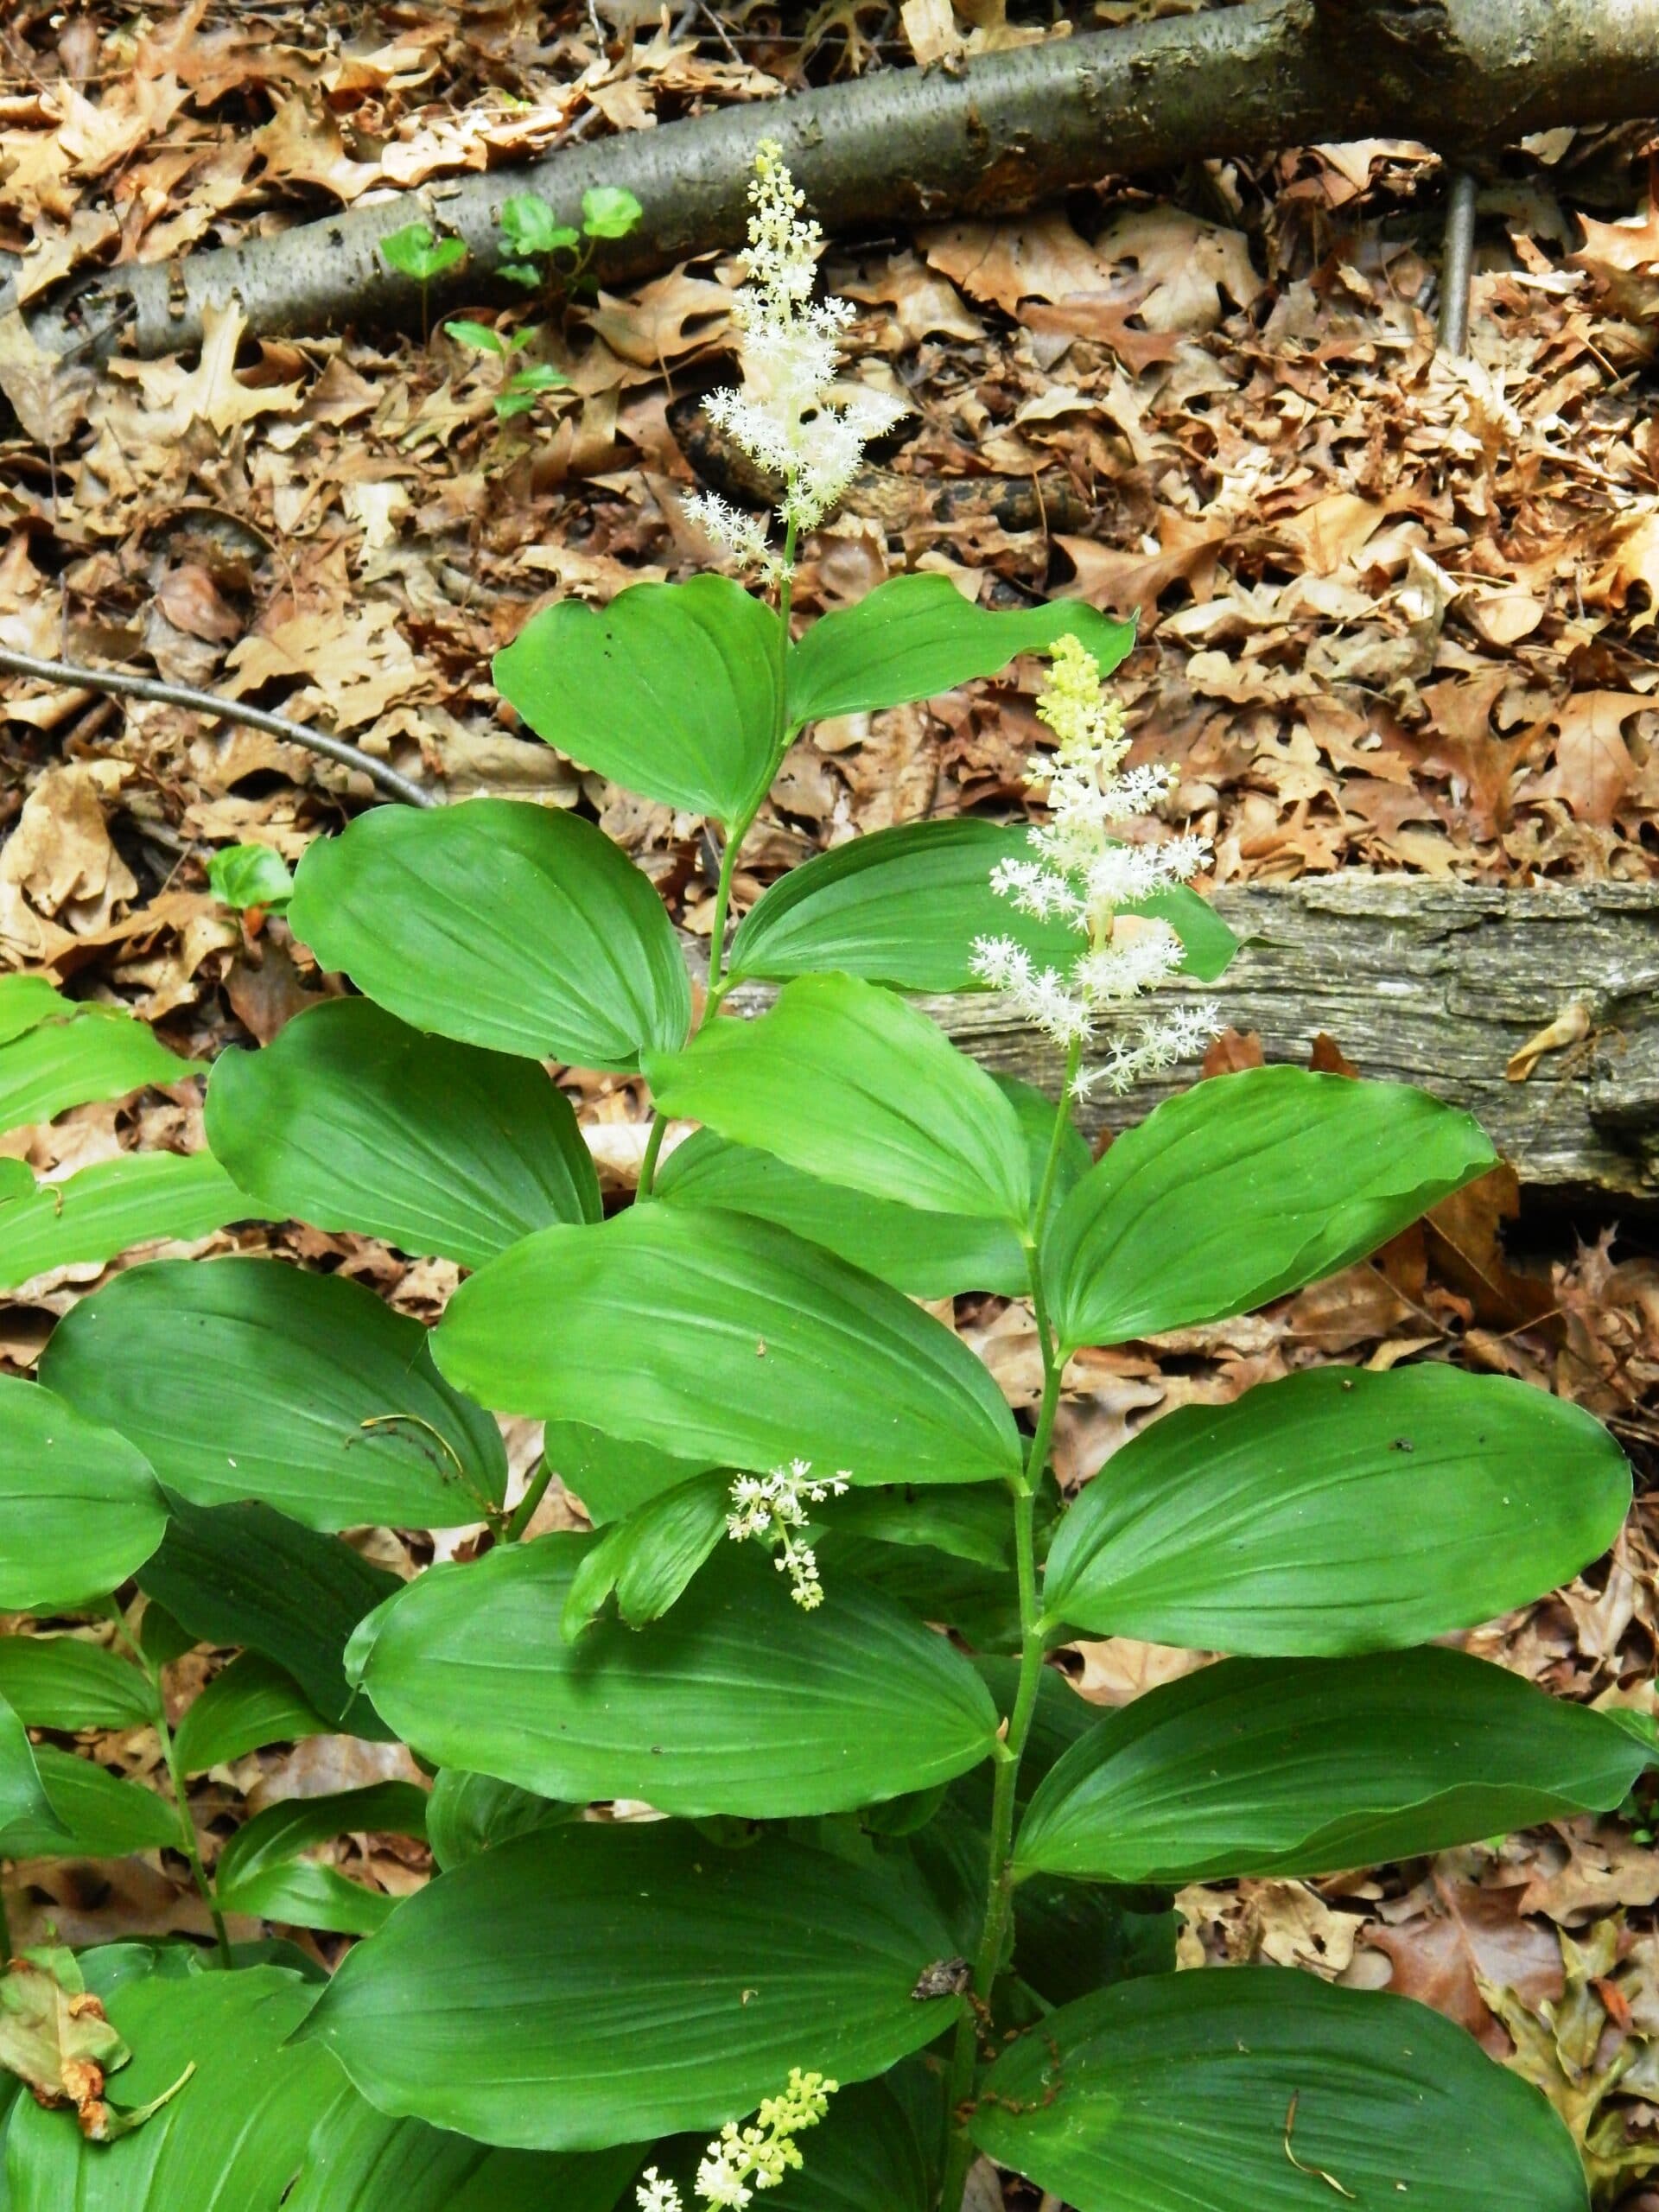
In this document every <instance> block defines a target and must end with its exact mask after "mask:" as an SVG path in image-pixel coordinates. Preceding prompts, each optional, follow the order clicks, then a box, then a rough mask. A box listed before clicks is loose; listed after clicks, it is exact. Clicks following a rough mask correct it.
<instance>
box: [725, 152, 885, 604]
mask: <svg viewBox="0 0 1659 2212" xmlns="http://www.w3.org/2000/svg"><path fill="white" fill-rule="evenodd" d="M803 203H804V194H802V193H800V192H798V190H797V189H796V187H795V181H794V179H793V178H792V177H791V175H790V173H789V170H788V168H786V167H785V162H784V149H783V148H782V147H781V146H780V145H779V143H778V142H777V141H776V139H773V138H765V139H762V140H761V142H760V146H759V147H758V148H757V149H756V151H755V156H754V175H753V179H752V181H751V182H750V185H749V204H750V207H751V208H752V209H753V213H751V215H750V217H749V250H748V253H747V257H746V258H747V265H748V273H749V281H748V283H747V284H746V285H745V286H744V287H743V289H741V291H740V292H739V294H738V296H737V299H736V302H735V303H734V309H733V313H734V319H735V321H736V322H737V326H738V328H739V330H740V331H741V334H742V346H741V353H742V360H743V385H742V388H741V390H728V391H717V392H715V394H714V395H713V397H711V398H710V399H709V402H708V412H709V420H710V422H712V423H715V426H716V427H717V428H718V429H722V430H724V431H725V432H726V433H727V435H728V436H729V437H730V438H731V439H732V440H733V442H734V443H735V444H736V445H738V446H739V447H741V448H742V450H743V451H744V452H745V453H746V454H748V455H749V457H750V458H751V460H753V461H758V462H759V463H760V467H763V468H765V469H767V470H769V471H770V472H771V473H772V474H773V475H776V476H778V477H780V478H781V479H782V480H783V487H784V488H783V495H782V497H781V499H779V505H778V514H779V519H780V520H781V521H782V523H783V524H784V525H785V531H786V532H787V533H788V535H789V537H791V539H792V538H793V537H794V536H795V535H796V534H797V533H798V532H799V531H804V530H810V529H811V528H812V527H813V525H814V524H817V523H818V522H820V521H822V519H823V517H824V516H825V515H826V514H827V513H828V512H829V509H830V508H831V507H832V506H834V505H835V503H836V500H837V499H839V498H840V497H841V495H842V493H843V492H844V491H845V490H846V488H847V486H848V485H849V482H850V481H851V480H852V475H853V472H854V470H855V468H856V467H858V463H859V458H860V456H861V454H862V453H863V450H864V448H865V447H866V446H867V445H868V442H869V441H870V440H871V439H872V438H874V437H879V436H880V434H881V432H882V431H883V430H886V429H890V428H891V427H892V425H893V423H895V422H896V421H897V420H898V418H899V416H900V414H901V413H902V412H903V411H904V410H903V409H902V408H901V406H900V405H899V403H898V401H896V400H893V399H891V398H889V397H887V395H886V394H885V393H883V392H879V391H871V390H869V389H868V387H866V386H863V385H855V386H853V387H852V388H851V389H850V390H844V391H840V392H836V391H834V390H833V387H834V385H835V382H836V356H837V353H838V352H839V349H840V344H841V339H842V333H843V332H844V330H845V329H846V327H847V325H848V324H849V322H850V321H852V318H853V308H852V306H851V304H850V303H849V302H848V301H846V300H837V299H825V300H815V299H814V298H813V296H812V295H813V288H814V286H815V284H816V283H817V260H818V255H819V252H820V251H821V250H822V248H823V232H822V231H821V230H820V229H819V227H818V226H817V224H816V223H814V222H811V221H809V220H808V219H805V218H804V217H803V215H802V214H801V212H800V211H801V207H802V206H803ZM686 504H687V506H688V508H689V510H690V513H691V515H692V518H693V519H694V520H696V522H697V523H698V524H701V526H702V529H703V530H704V531H707V533H708V534H709V537H712V538H713V539H714V540H715V543H717V544H719V545H721V546H723V547H724V548H725V550H727V551H728V553H730V554H732V555H733V556H735V557H736V558H737V559H738V560H739V561H741V563H744V564H745V565H746V566H749V567H759V568H762V569H767V570H772V571H774V572H775V571H776V570H777V569H779V565H780V563H779V562H778V561H777V559H776V558H775V557H774V556H773V554H772V550H771V546H770V543H769V541H768V537H767V533H766V525H765V524H764V523H762V522H760V520H759V519H758V518H756V517H754V516H753V515H748V514H745V513H744V512H742V511H741V509H739V508H737V507H734V506H732V505H730V504H729V503H728V501H727V500H725V499H721V497H720V496H719V494H718V493H714V492H704V493H699V494H697V495H696V497H695V498H693V499H690V500H688V501H687V503H686Z"/></svg>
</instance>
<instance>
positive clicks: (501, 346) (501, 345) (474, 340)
mask: <svg viewBox="0 0 1659 2212" xmlns="http://www.w3.org/2000/svg"><path fill="white" fill-rule="evenodd" d="M443 329H444V335H445V336H446V337H448V338H453V339H454V340H455V342H456V344H457V345H459V346H469V347H470V348H471V349H472V351H473V352H474V353H505V352H506V350H507V349H506V346H505V341H504V340H503V339H502V337H501V335H500V334H499V331H495V330H492V329H491V327H490V326H489V324H488V323H487V322H468V321H467V320H466V319H465V318H464V317H463V318H462V319H461V321H457V322H446V323H445V324H444V326H443Z"/></svg>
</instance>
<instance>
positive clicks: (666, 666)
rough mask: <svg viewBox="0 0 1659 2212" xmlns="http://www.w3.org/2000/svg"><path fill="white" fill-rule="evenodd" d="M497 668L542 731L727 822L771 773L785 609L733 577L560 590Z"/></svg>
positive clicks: (500, 682)
mask: <svg viewBox="0 0 1659 2212" xmlns="http://www.w3.org/2000/svg"><path fill="white" fill-rule="evenodd" d="M494 672H495V684H496V689H497V690H499V692H500V694H501V696H502V697H503V698H504V699H505V700H506V701H507V702H508V703H509V704H510V705H511V706H512V707H514V708H516V709H517V710H518V713H519V714H520V715H522V716H523V718H524V721H526V722H527V723H528V724H529V725H530V727H531V729H533V730H534V731H535V733H536V734H537V737H540V738H544V739H545V740H546V741H547V742H548V743H549V744H550V745H555V746H556V747H558V749H559V751H560V752H561V753H567V754H568V755H569V757H570V758H571V759H572V760H579V761H580V762H581V763H582V766H584V767H588V768H594V769H597V770H598V772H599V773H600V774H601V776H608V777H610V779H612V781H613V783H619V784H624V785H626V786H627V788H628V789H629V790H630V791H643V792H644V793H645V796H646V797H647V798H656V799H661V800H662V801H663V802H664V804H666V805H669V806H677V807H683V808H684V809H685V810H687V811H688V812H690V813H692V814H707V815H712V816H714V817H715V818H716V819H717V820H719V821H721V822H723V823H727V824H728V825H729V824H730V823H734V822H741V821H743V820H744V819H746V818H747V815H748V813H749V811H750V810H751V809H752V808H753V806H754V804H756V802H757V801H758V800H759V798H760V795H761V793H762V792H763V791H765V790H766V785H768V784H769V783H770V782H771V780H772V771H773V767H774V766H775V762H776V756H777V746H778V740H779V735H780V734H781V728H782V725H781V714H782V707H781V702H780V700H779V637H778V617H777V616H776V615H775V614H774V613H772V609H771V608H770V607H767V606H766V604H765V603H764V602H763V601H760V600H758V599H753V598H751V597H750V595H749V594H748V593H747V592H746V591H745V590H744V588H743V587H742V586H741V584H739V583H735V582H733V581H732V579H731V578H730V577H729V576H694V577H693V578H692V579H691V581H690V582H689V583H683V584H632V585H630V586H629V588H627V589H626V591H621V592H619V593H618V594H617V595H616V597H615V598H614V599H613V601H611V603H610V605H609V606H608V607H603V608H601V607H589V606H588V604H587V603H586V602H585V601H582V600H576V599H564V600H560V601H558V603H557V604H556V606H553V607H543V609H542V611H541V613H539V614H533V615H532V616H531V619H530V620H529V621H528V622H526V623H525V625H524V628H523V629H522V630H521V631H520V632H518V636H517V637H516V638H515V639H513V641H512V644H511V645H509V646H507V648H506V649H505V652H499V653H498V654H497V655H496V657H495V671H494ZM673 1041H674V1042H677V1041H678V1039H675V1040H673Z"/></svg>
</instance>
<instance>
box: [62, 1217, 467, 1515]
mask: <svg viewBox="0 0 1659 2212" xmlns="http://www.w3.org/2000/svg"><path fill="white" fill-rule="evenodd" d="M426 1338H427V1332H426V1331H425V1330H424V1329H423V1327H422V1326H421V1325H420V1323H419V1322H418V1321H412V1320H410V1319H408V1317H407V1316H406V1315H404V1314H401V1313H393V1312H392V1311H391V1308H390V1307H389V1306H385V1305H384V1304H383V1303H382V1302H381V1300H379V1299H378V1298H377V1297H376V1296H375V1295H374V1293H373V1292H372V1291H371V1290H368V1289H366V1288H365V1287H364V1286H363V1285H362V1284H361V1283H357V1282H353V1281H349V1280H348V1279H347V1278H346V1277H345V1276H343V1275H317V1274H307V1273H306V1272H305V1271H304V1270H302V1269H301V1268H290V1267H285V1266H283V1264H282V1263H281V1262H278V1261H274V1260H264V1259H231V1260H162V1261H156V1262H153V1263H152V1264H151V1265H150V1266H149V1267H144V1268H128V1269H126V1270H125V1271H124V1273H123V1274H119V1275H118V1276H117V1277H116V1278H115V1280H114V1281H112V1282H111V1283H109V1284H107V1285H106V1286H105V1288H103V1289H102V1290H98V1291H94V1292H93V1293H92V1295H91V1296H90V1297H87V1298H84V1299H82V1300H81V1301H80V1302H79V1305H78V1306H73V1307H72V1308H71V1310H70V1312H69V1313H67V1315H66V1316H65V1318H64V1319H63V1320H62V1321H60V1323H59V1325H58V1327H57V1329H56V1331H55V1332H54V1335H53V1337H52V1340H51V1342H50V1343H49V1344H48V1347H47V1351H46V1357H45V1358H44V1359H43V1360H42V1361H41V1377H42V1379H43V1380H44V1381H45V1382H46V1383H48V1384H49V1385H50V1386H51V1387H52V1388H53V1389H56V1390H57V1391H59V1392H60V1394H61V1395H62V1396H63V1397H64V1398H66V1399H67V1401H68V1402H69V1403H70V1404H71V1405H73V1406H74V1407H75V1408H77V1409H78V1410H79V1411H80V1412H81V1413H83V1414H86V1415H87V1416H88V1418H90V1419H92V1420H99V1421H108V1423H109V1425H110V1427H112V1428H116V1429H118V1430H119V1431H120V1433H122V1435H124V1436H126V1437H130V1439H131V1440H132V1441H133V1442H134V1443H135V1444H136V1445H137V1446H139V1447H140V1448H141V1449H142V1450H143V1452H145V1453H146V1455H147V1456H148V1458H149V1461H150V1464H151V1465H152V1466H153V1467H154V1468H155V1470H156V1473H157V1475H158V1476H159V1477H160V1478H161V1480H162V1483H163V1484H165V1485H166V1486H167V1488H168V1490H170V1491H178V1492H179V1493H180V1494H181V1496H182V1497H186V1498H188V1500H189V1501H190V1502H191V1503H193V1504H195V1505H219V1504H226V1503H230V1502H231V1501H232V1500H233V1499H237V1498H247V1497H251V1498H259V1499H262V1500H263V1501H264V1503H266V1504H268V1505H275V1506H277V1507H279V1508H281V1510H283V1512H285V1513H289V1514H291V1515H292V1516H293V1517H294V1518H295V1519H296V1520H297V1521H302V1522H305V1523H306V1525H307V1526H308V1527H309V1528H313V1529H349V1528H353V1527H355V1526H357V1525H358V1524H359V1523H361V1522H385V1523H389V1524H390V1523H395V1524H397V1525H398V1526H401V1527H405V1528H421V1529H443V1528H455V1527H459V1526H461V1525H462V1524H464V1523H466V1522H472V1521H477V1520H480V1519H482V1518H483V1516H484V1515H485V1513H486V1510H487V1509H488V1508H489V1507H490V1506H493V1505H499V1503H500V1502H501V1497H502V1495H503V1493H504V1491H505V1488H506V1480H507V1462H506V1453H505V1450H504V1448H503V1446H502V1443H501V1436H500V1432H499V1429H498V1428H497V1427H496V1425H495V1423H494V1422H493V1421H492V1420H491V1419H490V1417H489V1415H488V1414H486V1413H484V1412H483V1411H482V1410H481V1409H480V1408H479V1407H477V1406H474V1405H471V1404H469V1403H468V1402H467V1401H466V1400H464V1399H462V1398H461V1397H460V1396H458V1395H457V1394H456V1393H455V1392H454V1391H453V1390H452V1389H450V1388H449V1387H448V1384H447V1383H445V1382H444V1381H443V1379H442V1376H439V1375H438V1374H437V1373H436V1371H435V1370H434V1368H433V1366H432V1363H431V1359H430V1357H429V1352H428V1349H427V1341H426ZM207 1376H211V1377H212V1387H211V1389H209V1388H206V1387H204V1380H203V1378H204V1377H207Z"/></svg>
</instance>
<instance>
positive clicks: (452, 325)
mask: <svg viewBox="0 0 1659 2212" xmlns="http://www.w3.org/2000/svg"><path fill="white" fill-rule="evenodd" d="M443 327H444V329H445V331H446V332H447V333H448V335H449V336H450V337H451V338H453V339H454V340H455V342H456V344H457V345H460V346H470V347H471V348H472V350H473V352H474V353H490V354H493V355H494V356H495V358H496V359H498V360H499V362H500V363H501V365H502V372H503V382H502V385H501V389H500V391H499V392H498V393H497V394H496V396H495V400H494V403H493V404H494V407H495V413H496V419H497V421H498V422H501V423H510V422H512V419H513V417H514V416H516V415H527V414H528V413H529V412H530V410H531V408H532V407H534V405H535V404H536V402H537V399H538V398H540V397H541V395H542V393H543V392H544V391H558V390H559V389H560V388H561V387H562V386H563V385H568V384H569V381H570V379H569V377H568V376H566V374H565V373H564V371H563V369H556V368H555V367H554V366H553V365H552V363H551V362H550V361H533V362H531V365H530V366H529V367H528V368H524V369H514V368H512V358H513V356H514V354H515V353H519V352H520V351H521V350H522V349H523V348H524V346H527V345H528V344H529V343H530V341H531V339H532V338H534V337H535V336H536V332H535V331H534V330H533V329H531V330H520V331H513V332H503V331H499V330H492V329H491V327H490V326H489V325H488V323H486V322H467V321H459V322H446V323H445V324H444V326H443Z"/></svg>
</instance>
